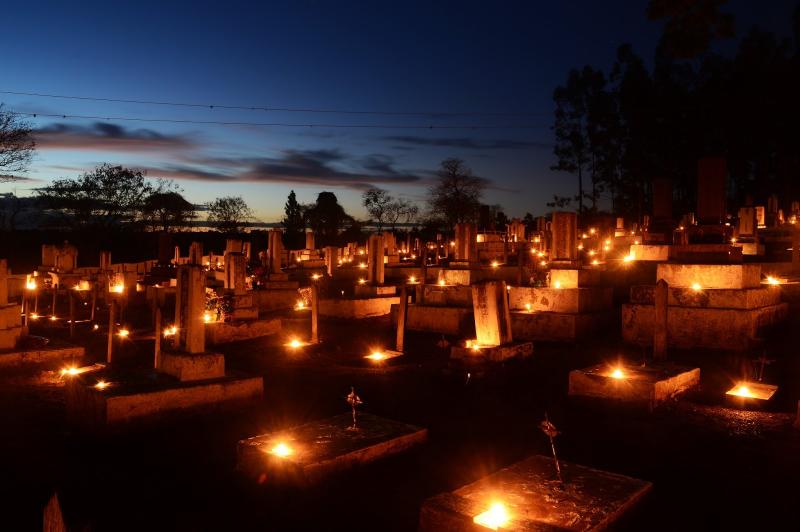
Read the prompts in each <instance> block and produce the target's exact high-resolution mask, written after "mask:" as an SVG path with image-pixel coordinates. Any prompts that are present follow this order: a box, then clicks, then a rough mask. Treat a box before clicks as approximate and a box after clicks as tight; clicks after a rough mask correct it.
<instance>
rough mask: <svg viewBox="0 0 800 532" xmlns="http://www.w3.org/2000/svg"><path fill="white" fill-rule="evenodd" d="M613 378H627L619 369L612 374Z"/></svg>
mask: <svg viewBox="0 0 800 532" xmlns="http://www.w3.org/2000/svg"><path fill="white" fill-rule="evenodd" d="M611 378H612V379H624V378H625V374H624V373H623V372H622V370H621V369H619V368H617V369H615V370H614V371H612V372H611Z"/></svg>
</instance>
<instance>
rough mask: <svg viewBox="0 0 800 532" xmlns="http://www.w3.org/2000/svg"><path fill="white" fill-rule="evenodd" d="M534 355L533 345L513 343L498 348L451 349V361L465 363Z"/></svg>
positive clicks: (459, 347)
mask: <svg viewBox="0 0 800 532" xmlns="http://www.w3.org/2000/svg"><path fill="white" fill-rule="evenodd" d="M531 355H533V343H531V342H513V343H510V344H505V345H497V346H491V347H489V346H481V347H479V348H477V349H476V348H474V347H464V346H455V345H454V346H453V347H451V348H450V359H451V360H460V361H463V362H478V361H480V362H484V361H488V362H502V361H504V360H508V359H510V358H527V357H529V356H531Z"/></svg>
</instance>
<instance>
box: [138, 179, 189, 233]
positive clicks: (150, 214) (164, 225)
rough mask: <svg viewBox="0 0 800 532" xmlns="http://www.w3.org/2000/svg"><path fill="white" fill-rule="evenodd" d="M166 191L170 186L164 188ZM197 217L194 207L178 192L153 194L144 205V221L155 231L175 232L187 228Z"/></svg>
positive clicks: (165, 191)
mask: <svg viewBox="0 0 800 532" xmlns="http://www.w3.org/2000/svg"><path fill="white" fill-rule="evenodd" d="M163 187H164V188H165V189H166V188H167V187H168V185H164V186H163ZM195 217H196V215H195V211H194V205H192V204H191V203H189V202H188V201H186V199H185V198H184V197H183V195H181V193H180V192H178V191H177V190H169V189H167V190H163V191H157V192H153V193H152V194H150V195H149V196H147V198H145V200H144V203H143V205H142V219H143V221H144V222H145V224H147V225H148V226H149V227H150V229H151V230H153V231H167V232H169V231H173V230H176V229H180V228H183V227H186V226H187V225H188V224H189V223H190V222H191V221H192V220H193V219H194V218H195Z"/></svg>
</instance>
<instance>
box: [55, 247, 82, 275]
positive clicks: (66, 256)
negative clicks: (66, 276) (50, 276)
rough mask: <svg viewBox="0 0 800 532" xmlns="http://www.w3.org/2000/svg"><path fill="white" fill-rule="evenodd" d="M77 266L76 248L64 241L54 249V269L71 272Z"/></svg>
mask: <svg viewBox="0 0 800 532" xmlns="http://www.w3.org/2000/svg"><path fill="white" fill-rule="evenodd" d="M77 267H78V248H76V247H75V246H73V245H72V244H69V243H67V242H64V244H63V245H62V246H60V247H58V248H57V249H56V263H55V270H56V271H58V272H60V273H71V272H72V271H73V270H74V269H75V268H77Z"/></svg>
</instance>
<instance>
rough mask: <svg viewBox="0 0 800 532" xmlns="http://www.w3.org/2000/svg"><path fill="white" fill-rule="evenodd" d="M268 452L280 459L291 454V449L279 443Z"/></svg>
mask: <svg viewBox="0 0 800 532" xmlns="http://www.w3.org/2000/svg"><path fill="white" fill-rule="evenodd" d="M269 452H270V453H272V454H274V455H275V456H278V457H280V458H286V457H287V456H289V455H290V454H292V448H291V447H289V446H288V445H286V444H285V443H283V442H280V443H278V444H277V445H275V447H273V448H272V449H270V450H269Z"/></svg>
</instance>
